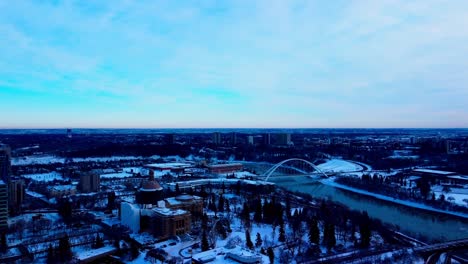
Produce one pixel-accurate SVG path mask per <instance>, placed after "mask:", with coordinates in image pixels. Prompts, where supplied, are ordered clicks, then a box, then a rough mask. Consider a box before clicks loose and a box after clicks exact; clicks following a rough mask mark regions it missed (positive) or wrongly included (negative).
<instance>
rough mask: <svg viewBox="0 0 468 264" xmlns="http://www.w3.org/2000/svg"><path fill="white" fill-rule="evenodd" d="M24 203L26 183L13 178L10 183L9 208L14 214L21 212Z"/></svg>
mask: <svg viewBox="0 0 468 264" xmlns="http://www.w3.org/2000/svg"><path fill="white" fill-rule="evenodd" d="M23 201H24V181H23V180H21V179H16V178H11V180H10V182H9V183H8V207H9V210H10V212H12V213H13V214H15V213H17V212H20V211H21V205H22V204H23Z"/></svg>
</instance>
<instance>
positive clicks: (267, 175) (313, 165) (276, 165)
mask: <svg viewBox="0 0 468 264" xmlns="http://www.w3.org/2000/svg"><path fill="white" fill-rule="evenodd" d="M290 161H300V162H304V163H306V164H307V165H309V166H311V167H312V168H314V170H316V171H317V172H318V173H320V174H322V175H323V176H325V177H328V175H327V174H325V173H324V172H323V171H321V170H320V169H319V168H318V167H317V166H315V164H313V163H312V162H310V161H308V160H305V159H299V158H291V159H287V160H283V161H281V162H278V163H277V164H275V165H274V166H273V167H271V168H270V169H268V170H267V171H265V172H264V173H263V174H262V177H264V178H265V179H264V181H268V179H269V178H270V176H271V175H272V174H273V173H274V172H275V171H276V170H277V169H278V168H279V167H281V166H283V165H284V164H285V163H288V162H290Z"/></svg>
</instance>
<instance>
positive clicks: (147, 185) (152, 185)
mask: <svg viewBox="0 0 468 264" xmlns="http://www.w3.org/2000/svg"><path fill="white" fill-rule="evenodd" d="M162 189H163V188H162V187H161V185H159V183H158V182H157V181H146V182H144V183H143V185H142V186H141V191H144V192H153V191H161V190H162Z"/></svg>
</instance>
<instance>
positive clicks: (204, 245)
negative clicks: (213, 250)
mask: <svg viewBox="0 0 468 264" xmlns="http://www.w3.org/2000/svg"><path fill="white" fill-rule="evenodd" d="M201 248H202V251H207V250H208V249H210V245H209V243H208V238H207V237H206V232H205V231H203V235H202V240H201Z"/></svg>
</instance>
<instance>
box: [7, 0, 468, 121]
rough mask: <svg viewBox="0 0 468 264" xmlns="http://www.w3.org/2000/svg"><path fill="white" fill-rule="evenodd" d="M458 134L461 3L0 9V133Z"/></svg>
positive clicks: (464, 8)
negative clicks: (234, 130) (428, 130)
mask: <svg viewBox="0 0 468 264" xmlns="http://www.w3.org/2000/svg"><path fill="white" fill-rule="evenodd" d="M65 127H71V128H133V127H135V128H203V127H211V128H212V127H215V128H224V127H225V128H231V127H246V128H251V127H254V128H262V127H268V128H272V127H274V128H276V127H277V128H281V127H287V128H290V127H300V128H321V127H324V128H333V127H336V128H346V127H350V128H360V127H363V128H372V127H375V128H381V127H385V128H399V127H415V128H417V127H424V128H425V127H433V128H439V127H440V128H447V127H455V128H461V127H468V1H466V0H451V1H434V0H424V1H407V0H402V1H397V0H396V1H387V0H379V1H374V0H372V1H350V0H343V1H342V0H333V1H313V0H305V1H276V0H266V1H253V0H233V1H218V0H196V1H172V0H169V1H157V0H151V1H120V0H112V1H85V0H82V1H22V0H15V1H10V0H0V128H65Z"/></svg>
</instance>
